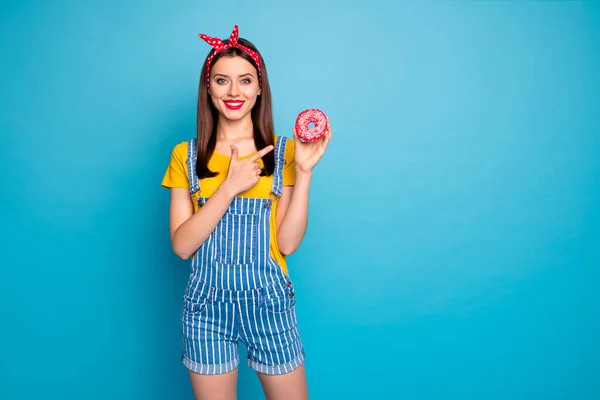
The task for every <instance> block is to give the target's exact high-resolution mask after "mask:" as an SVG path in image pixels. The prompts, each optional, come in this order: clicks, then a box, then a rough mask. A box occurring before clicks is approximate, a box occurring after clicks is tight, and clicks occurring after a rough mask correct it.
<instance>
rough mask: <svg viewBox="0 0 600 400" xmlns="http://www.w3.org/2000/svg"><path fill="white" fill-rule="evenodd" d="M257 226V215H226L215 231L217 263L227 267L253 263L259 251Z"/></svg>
mask: <svg viewBox="0 0 600 400" xmlns="http://www.w3.org/2000/svg"><path fill="white" fill-rule="evenodd" d="M257 224H258V215H257V214H233V213H229V212H228V213H226V214H225V215H224V216H223V218H222V219H221V221H220V222H219V223H218V224H217V227H216V229H215V236H214V240H215V245H214V259H215V261H217V262H219V263H221V264H226V265H243V264H251V263H253V262H254V261H255V259H256V253H257V250H258V237H257V236H258V226H257Z"/></svg>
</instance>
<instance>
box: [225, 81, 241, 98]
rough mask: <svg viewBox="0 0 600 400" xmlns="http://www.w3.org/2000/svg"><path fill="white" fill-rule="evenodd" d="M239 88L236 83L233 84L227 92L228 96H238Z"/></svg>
mask: <svg viewBox="0 0 600 400" xmlns="http://www.w3.org/2000/svg"><path fill="white" fill-rule="evenodd" d="M238 92H239V91H238V86H237V83H236V82H232V83H231V85H229V90H228V91H227V95H228V96H231V97H235V96H237V95H238Z"/></svg>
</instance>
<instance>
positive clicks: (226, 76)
mask: <svg viewBox="0 0 600 400" xmlns="http://www.w3.org/2000/svg"><path fill="white" fill-rule="evenodd" d="M217 76H224V77H225V78H229V75H225V74H219V73H217V74H215V77H217ZM243 76H251V77H253V78H254V75H252V74H251V73H250V72H246V73H245V74H242V75H240V76H239V77H238V78H241V77H243Z"/></svg>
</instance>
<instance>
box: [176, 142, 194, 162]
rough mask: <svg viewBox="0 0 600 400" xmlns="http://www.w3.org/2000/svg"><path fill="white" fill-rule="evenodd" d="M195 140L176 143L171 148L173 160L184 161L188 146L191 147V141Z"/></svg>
mask: <svg viewBox="0 0 600 400" xmlns="http://www.w3.org/2000/svg"><path fill="white" fill-rule="evenodd" d="M194 140H195V139H189V140H185V141H182V142H179V143H177V144H176V145H175V146H174V147H173V158H176V159H179V160H181V161H185V160H186V159H187V157H188V152H189V151H188V150H189V147H190V145H193V141H194Z"/></svg>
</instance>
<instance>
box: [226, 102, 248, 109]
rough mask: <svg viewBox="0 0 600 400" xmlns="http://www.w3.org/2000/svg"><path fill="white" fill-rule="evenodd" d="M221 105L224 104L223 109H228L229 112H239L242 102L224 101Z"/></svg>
mask: <svg viewBox="0 0 600 400" xmlns="http://www.w3.org/2000/svg"><path fill="white" fill-rule="evenodd" d="M223 103H225V107H227V108H229V109H230V110H239V109H240V108H242V106H243V105H244V102H243V101H239V100H235V101H234V100H228V101H224V102H223Z"/></svg>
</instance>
